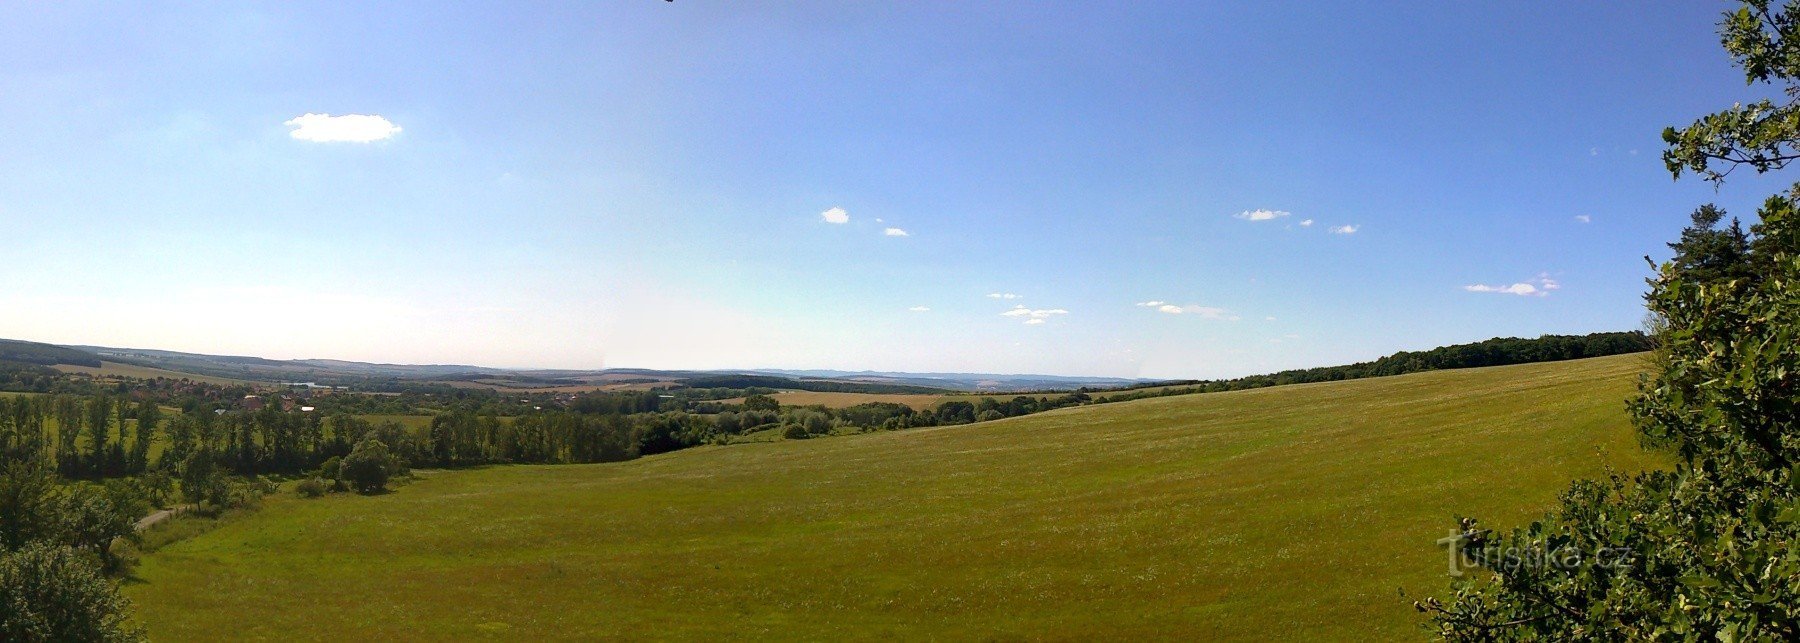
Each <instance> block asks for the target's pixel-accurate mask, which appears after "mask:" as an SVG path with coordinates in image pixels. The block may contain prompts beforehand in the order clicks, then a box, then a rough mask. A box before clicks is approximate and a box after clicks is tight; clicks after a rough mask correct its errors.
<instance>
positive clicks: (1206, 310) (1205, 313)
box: [1138, 301, 1243, 321]
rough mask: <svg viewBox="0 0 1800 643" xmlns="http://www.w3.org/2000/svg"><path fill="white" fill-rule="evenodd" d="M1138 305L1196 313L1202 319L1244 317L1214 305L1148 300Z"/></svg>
mask: <svg viewBox="0 0 1800 643" xmlns="http://www.w3.org/2000/svg"><path fill="white" fill-rule="evenodd" d="M1138 305H1139V306H1144V307H1146V308H1155V309H1156V312H1159V313H1167V314H1170V315H1194V316H1197V317H1199V318H1201V319H1216V320H1219V321H1238V320H1240V319H1243V318H1242V317H1239V316H1238V315H1236V314H1234V313H1232V312H1231V311H1229V310H1226V309H1224V308H1214V307H1212V306H1199V305H1187V306H1177V305H1175V304H1170V303H1164V302H1160V301H1146V302H1144V303H1141V304H1138Z"/></svg>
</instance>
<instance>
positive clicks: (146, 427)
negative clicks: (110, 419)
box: [125, 401, 162, 474]
mask: <svg viewBox="0 0 1800 643" xmlns="http://www.w3.org/2000/svg"><path fill="white" fill-rule="evenodd" d="M161 421H162V409H161V408H160V407H158V406H157V405H156V403H155V402H150V401H146V402H144V403H143V404H139V405H138V408H137V431H136V433H135V434H134V436H133V438H134V439H133V441H132V443H131V457H130V459H128V460H127V461H126V466H125V470H126V471H127V472H129V473H133V474H137V473H143V472H144V470H145V469H148V468H149V467H150V443H151V442H154V441H156V425H157V424H158V423H160V422H161Z"/></svg>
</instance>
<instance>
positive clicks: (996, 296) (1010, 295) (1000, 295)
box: [988, 292, 1024, 299]
mask: <svg viewBox="0 0 1800 643" xmlns="http://www.w3.org/2000/svg"><path fill="white" fill-rule="evenodd" d="M1022 297H1024V295H1015V294H1013V293H1010V292H990V293H988V299H1020V298H1022Z"/></svg>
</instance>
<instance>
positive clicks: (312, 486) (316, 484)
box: [294, 478, 326, 498]
mask: <svg viewBox="0 0 1800 643" xmlns="http://www.w3.org/2000/svg"><path fill="white" fill-rule="evenodd" d="M325 491H326V488H325V481H324V480H320V479H318V478H307V479H305V480H301V481H300V483H299V484H296V485H294V493H298V494H300V497H302V498H317V497H319V496H323V495H325Z"/></svg>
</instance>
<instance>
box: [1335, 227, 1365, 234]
mask: <svg viewBox="0 0 1800 643" xmlns="http://www.w3.org/2000/svg"><path fill="white" fill-rule="evenodd" d="M1361 227H1362V226H1354V225H1341V226H1337V227H1334V228H1332V229H1331V233H1332V234H1356V231H1357V230H1358V229H1359V228H1361Z"/></svg>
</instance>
